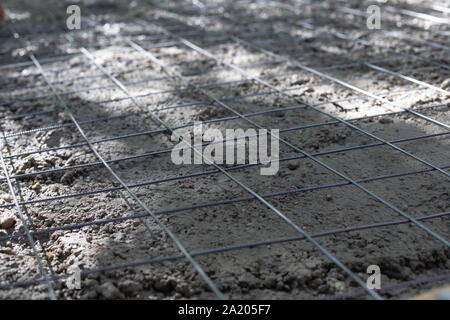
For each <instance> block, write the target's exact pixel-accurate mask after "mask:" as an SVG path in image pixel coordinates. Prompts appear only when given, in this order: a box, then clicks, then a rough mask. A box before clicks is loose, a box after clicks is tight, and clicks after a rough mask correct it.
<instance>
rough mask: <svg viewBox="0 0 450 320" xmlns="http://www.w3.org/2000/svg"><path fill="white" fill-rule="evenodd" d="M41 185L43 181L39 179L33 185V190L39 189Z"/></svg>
mask: <svg viewBox="0 0 450 320" xmlns="http://www.w3.org/2000/svg"><path fill="white" fill-rule="evenodd" d="M40 186H41V183H40V182H39V181H38V182H36V183H35V184H34V185H33V186H32V187H31V190H36V189H38V188H39V187H40Z"/></svg>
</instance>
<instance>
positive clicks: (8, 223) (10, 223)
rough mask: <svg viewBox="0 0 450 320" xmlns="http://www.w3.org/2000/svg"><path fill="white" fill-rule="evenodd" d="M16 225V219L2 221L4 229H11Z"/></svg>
mask: <svg viewBox="0 0 450 320" xmlns="http://www.w3.org/2000/svg"><path fill="white" fill-rule="evenodd" d="M15 224H16V219H15V218H14V217H7V218H4V219H2V220H1V226H2V229H9V228H11V227H12V226H13V225H15Z"/></svg>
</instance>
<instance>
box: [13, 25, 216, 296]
mask: <svg viewBox="0 0 450 320" xmlns="http://www.w3.org/2000/svg"><path fill="white" fill-rule="evenodd" d="M14 34H15V37H16V38H17V39H18V40H19V35H18V34H17V33H16V32H14ZM84 50H85V49H84ZM83 52H85V51H83ZM28 55H29V57H30V59H31V60H32V61H33V62H34V64H35V66H36V67H37V68H38V69H39V70H40V72H41V74H42V77H44V79H45V81H46V82H47V83H48V86H49V87H50V88H51V90H52V91H53V93H54V95H55V98H56V99H57V100H58V102H59V103H60V104H61V106H62V107H63V108H64V110H65V111H66V113H67V114H68V115H69V117H70V119H71V120H72V121H73V122H74V123H75V125H76V127H77V129H78V131H79V133H80V134H81V135H82V137H83V138H84V140H85V141H86V143H88V145H89V148H90V149H91V151H92V152H93V153H94V155H95V156H96V157H97V158H98V159H99V160H100V161H101V162H102V163H103V165H104V166H105V168H106V169H107V170H108V171H109V172H110V173H111V175H112V176H113V177H114V178H115V180H117V181H118V182H119V183H120V184H121V185H122V186H123V187H124V188H125V190H126V191H127V192H128V193H129V194H130V195H131V197H132V198H133V199H134V200H135V201H136V202H137V203H138V204H139V205H140V206H141V207H142V209H144V210H145V211H146V212H147V213H148V214H150V216H151V217H152V218H153V219H154V220H155V222H156V223H157V224H158V225H159V226H160V227H161V229H162V230H163V231H164V232H165V233H166V234H167V235H168V236H169V237H170V238H171V239H172V241H173V242H174V243H175V245H176V246H177V247H178V248H179V249H180V251H181V252H182V253H183V255H184V256H185V257H186V259H187V260H188V261H189V262H190V263H191V264H192V265H193V267H194V268H195V269H196V271H197V272H198V273H199V275H200V277H201V278H202V279H203V280H204V281H205V282H206V283H207V284H208V286H209V287H210V289H211V290H212V291H213V292H214V293H215V294H216V296H217V297H218V298H219V299H224V298H225V296H224V295H223V294H222V293H221V292H220V291H219V290H218V289H217V288H216V286H215V285H214V283H213V282H212V281H211V279H210V278H209V277H208V275H206V273H205V272H204V270H203V269H202V268H201V267H200V265H199V264H198V263H197V262H196V261H195V260H194V259H193V258H192V256H191V255H190V254H189V252H187V250H186V249H185V248H184V246H183V245H182V244H181V242H180V241H179V240H178V238H177V237H176V236H175V235H174V234H173V233H172V231H171V230H170V229H169V228H167V226H166V225H164V224H163V223H162V222H161V221H160V220H159V218H158V217H157V216H156V215H155V214H154V213H153V212H152V211H151V210H150V209H149V208H148V206H147V205H146V204H145V203H144V202H142V200H140V199H139V198H138V197H137V195H136V194H135V193H134V192H133V191H131V189H130V188H129V187H128V186H127V185H126V184H125V182H124V181H123V180H122V179H121V178H120V177H119V176H118V175H117V173H116V172H115V171H114V170H112V168H111V167H110V166H109V165H108V164H107V163H106V162H105V160H104V159H103V158H102V156H101V155H100V154H99V153H98V152H97V150H96V149H95V148H94V146H93V145H92V144H91V142H90V140H89V139H88V137H87V136H86V135H85V133H84V131H83V129H82V128H81V126H80V125H79V123H78V122H77V120H76V119H75V117H74V115H73V113H72V111H71V110H70V108H69V107H68V106H67V104H66V102H65V101H64V100H63V99H62V98H61V96H59V93H58V91H57V90H56V88H55V87H54V86H53V85H52V83H51V82H50V81H49V79H48V77H47V74H46V73H45V71H44V70H43V68H42V66H41V65H40V63H39V61H38V60H37V59H36V58H35V57H34V55H33V53H31V52H29V51H28Z"/></svg>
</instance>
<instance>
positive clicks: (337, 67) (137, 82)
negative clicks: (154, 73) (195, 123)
mask: <svg viewBox="0 0 450 320" xmlns="http://www.w3.org/2000/svg"><path fill="white" fill-rule="evenodd" d="M286 39H287V38H286ZM301 40H304V38H303V39H301ZM279 41H286V40H285V39H280V40H279ZM265 42H268V41H256V43H265ZM270 42H273V40H270ZM233 46H242V45H241V44H239V43H236V44H235V45H233ZM289 51H290V50H289ZM292 51H295V50H292ZM332 55H333V54H326V55H324V56H317V55H314V56H309V57H302V58H299V60H301V61H307V60H316V59H321V58H325V57H327V56H332ZM372 62H373V63H377V62H392V58H390V57H389V58H383V59H377V60H374V61H372ZM282 63H285V62H284V61H266V62H259V63H253V64H248V67H253V66H255V67H257V66H260V65H265V64H267V65H269V64H282ZM359 64H360V62H353V63H350V64H349V63H345V64H335V65H330V66H325V67H321V68H320V70H327V69H339V68H344V67H345V68H348V67H352V66H357V65H359ZM245 66H246V65H244V66H243V67H245ZM424 68H426V67H422V68H418V69H419V70H422V69H424ZM138 69H142V68H138ZM138 69H135V70H133V69H130V71H136V70H138ZM223 69H224V68H209V69H204V70H200V71H197V72H190V73H188V74H185V76H195V75H199V74H203V73H205V74H206V73H209V72H213V71H218V70H223ZM418 69H417V68H416V70H418ZM300 73H303V72H300ZM290 74H291V73H290ZM97 77H99V76H98V75H96V76H88V77H87V78H97ZM80 78H84V77H80ZM166 79H167V77H157V78H155V77H150V78H147V79H143V80H137V81H129V82H127V83H128V84H139V83H142V82H145V81H149V80H154V81H161V80H166ZM74 80H77V79H76V78H75V79H69V80H64V81H62V82H55V83H63V82H71V81H74ZM41 86H44V85H41ZM111 87H112V86H111V85H103V86H97V87H89V88H82V89H77V90H70V91H64V92H61V95H70V94H74V93H80V92H89V91H93V90H99V89H107V88H111ZM163 92H164V91H163ZM49 97H51V94H46V95H41V96H35V97H25V98H20V99H15V100H10V101H4V102H0V106H5V105H10V104H13V103H16V102H26V101H36V100H42V99H47V98H49Z"/></svg>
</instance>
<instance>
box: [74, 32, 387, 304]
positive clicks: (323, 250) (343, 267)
mask: <svg viewBox="0 0 450 320" xmlns="http://www.w3.org/2000/svg"><path fill="white" fill-rule="evenodd" d="M128 41H129V42H128V43H130V44H131V43H133V42H131V41H130V40H128ZM141 49H142V48H141ZM142 50H143V51H144V52H146V51H145V50H144V49H142ZM81 51H82V52H83V53H84V54H85V55H86V56H87V57H89V58H90V59H91V61H92V63H93V64H95V65H96V66H97V67H98V68H99V69H100V70H102V71H103V72H104V73H105V75H106V76H108V78H110V79H111V81H113V82H114V83H115V84H116V85H117V86H118V87H119V88H120V89H121V90H122V91H124V92H125V94H127V95H128V96H130V97H131V94H130V92H129V91H128V89H127V88H126V87H125V86H124V85H123V84H122V83H121V82H120V81H119V80H117V79H116V78H115V77H113V76H112V75H111V74H109V73H108V71H107V70H105V69H104V68H103V67H102V66H101V65H99V64H98V63H97V62H96V61H95V57H94V56H93V55H92V54H91V53H90V52H89V51H87V50H86V49H85V48H81ZM149 57H150V56H149ZM151 59H152V61H154V62H156V61H158V62H156V63H158V64H159V65H160V66H162V67H163V68H164V69H166V68H165V66H164V64H161V62H159V60H158V59H156V58H154V56H151ZM154 59H156V60H154ZM170 74H171V73H169V75H170ZM196 89H197V90H198V89H200V90H203V89H201V88H196ZM210 98H211V99H212V98H213V97H212V96H210ZM214 99H215V98H214ZM131 100H132V101H133V103H134V104H135V105H136V106H138V107H140V108H146V106H144V105H142V104H140V103H139V102H138V101H137V100H136V99H134V98H132V99H131ZM150 114H151V115H152V117H153V118H154V119H155V120H156V121H158V122H159V123H161V124H162V125H163V126H164V127H165V128H167V129H168V130H169V131H170V132H171V133H172V134H175V131H174V130H173V129H172V128H171V127H170V125H169V124H167V123H166V122H165V121H163V120H161V119H160V118H159V117H158V116H157V115H155V114H154V113H153V112H150ZM178 140H179V141H181V142H183V143H184V144H186V145H187V146H188V147H190V148H191V149H192V150H193V151H194V152H195V153H197V154H198V155H199V156H201V158H202V159H203V160H204V161H205V163H207V164H209V165H212V166H214V167H215V168H216V169H218V170H220V171H221V172H222V173H223V174H224V175H226V176H227V177H228V178H229V179H231V180H232V181H234V182H235V183H236V184H238V185H239V186H240V187H241V188H243V189H244V190H246V191H247V192H248V193H250V194H251V195H253V196H254V197H255V198H257V199H258V200H259V201H260V202H262V203H263V204H264V205H265V206H267V207H268V208H269V209H271V210H272V211H274V212H275V213H276V214H277V215H278V216H280V217H281V218H282V219H283V220H284V221H285V222H286V223H287V224H289V225H290V226H291V227H293V228H294V229H295V230H296V231H297V232H299V233H300V234H302V235H303V236H305V237H306V238H307V239H308V240H309V241H310V242H311V243H312V244H313V245H314V246H316V247H317V248H318V249H319V250H320V251H321V252H322V253H323V254H325V255H326V256H327V257H328V258H329V259H330V260H331V261H333V262H334V263H335V264H336V265H338V266H339V267H340V268H341V269H342V270H343V271H344V272H346V273H347V274H348V275H349V276H350V277H351V278H352V279H353V280H355V281H356V282H357V283H358V284H359V285H360V286H361V287H362V288H364V289H365V290H367V293H369V294H370V295H371V296H372V297H373V298H375V299H382V298H381V297H380V296H379V295H378V294H377V293H376V292H374V291H373V290H370V289H368V288H367V286H366V285H365V283H364V282H363V281H362V280H361V279H360V278H359V277H358V276H357V275H356V274H354V273H353V272H352V271H351V270H350V269H349V268H348V267H346V266H345V265H344V264H343V263H342V262H340V260H339V259H338V258H336V257H335V256H334V255H333V254H331V253H330V252H329V251H328V250H327V249H325V248H324V247H323V246H322V245H320V244H319V243H318V242H317V241H315V240H314V238H312V237H311V236H310V235H309V234H308V233H307V232H305V231H304V230H303V229H302V228H301V227H299V226H298V225H297V224H295V223H294V222H293V221H292V220H291V219H289V218H288V217H287V216H286V215H284V214H283V213H282V212H281V211H279V210H278V209H277V208H275V207H274V206H273V205H272V204H270V203H269V202H267V201H266V200H265V199H264V198H263V197H261V195H259V194H258V193H256V192H255V191H253V190H252V189H251V188H249V187H248V186H247V185H245V184H244V183H242V182H241V181H240V180H238V179H237V178H235V177H234V176H232V175H231V174H230V173H228V172H227V171H226V170H224V169H223V168H222V167H220V166H219V165H217V164H216V163H214V162H213V161H212V160H211V159H209V158H207V157H205V156H204V155H203V153H202V152H200V151H198V149H197V148H195V147H194V146H193V145H192V144H191V143H189V142H187V141H186V140H185V139H183V137H182V136H178Z"/></svg>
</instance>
